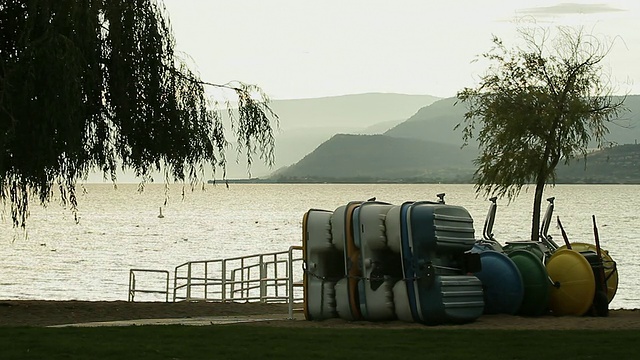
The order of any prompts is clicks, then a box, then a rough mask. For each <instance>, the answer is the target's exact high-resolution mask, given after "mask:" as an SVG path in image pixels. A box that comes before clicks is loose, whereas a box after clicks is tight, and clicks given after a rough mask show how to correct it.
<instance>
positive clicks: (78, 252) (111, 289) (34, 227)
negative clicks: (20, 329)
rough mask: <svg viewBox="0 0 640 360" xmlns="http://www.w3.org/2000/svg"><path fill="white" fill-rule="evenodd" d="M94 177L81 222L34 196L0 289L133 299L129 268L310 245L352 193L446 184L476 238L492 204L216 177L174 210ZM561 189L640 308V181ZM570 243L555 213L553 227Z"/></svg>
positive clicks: (522, 219) (524, 226) (508, 231)
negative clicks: (311, 218)
mask: <svg viewBox="0 0 640 360" xmlns="http://www.w3.org/2000/svg"><path fill="white" fill-rule="evenodd" d="M136 188H137V186H136V185H119V187H118V189H117V190H116V189H114V188H113V187H112V186H111V185H108V184H90V185H86V189H87V192H86V194H84V195H82V196H80V198H79V202H80V205H79V206H80V213H79V219H80V223H79V224H75V222H74V220H73V215H72V214H71V212H70V211H69V210H66V209H64V208H62V207H61V206H59V205H57V204H56V203H52V204H51V205H49V206H48V207H47V208H42V207H39V206H33V207H32V208H31V217H30V219H29V223H28V229H27V234H26V237H25V234H24V233H22V232H21V231H20V230H15V229H13V228H12V227H11V223H10V219H6V217H7V216H8V214H7V212H6V211H5V213H3V216H4V217H5V218H3V220H2V221H1V222H0V234H1V235H0V243H1V246H0V257H1V258H2V259H3V262H2V263H3V268H2V271H0V299H48V300H69V299H77V300H126V299H127V288H128V272H129V269H130V268H152V269H160V270H170V271H172V270H173V268H174V267H175V266H176V265H179V264H181V263H183V262H186V261H192V260H211V259H221V258H227V257H232V256H238V255H251V254H257V253H264V252H272V251H283V250H286V249H288V247H289V246H291V245H299V244H301V235H300V234H301V229H302V226H301V220H302V215H303V214H304V212H305V211H307V210H308V209H309V208H320V209H328V210H333V209H335V208H336V207H338V206H340V205H343V204H345V203H347V202H348V201H351V200H366V199H368V198H371V197H374V196H375V197H377V199H378V200H380V201H386V202H390V203H394V204H399V203H401V202H404V201H409V200H435V194H436V193H439V192H445V193H446V194H447V195H446V201H447V203H449V204H455V205H462V206H464V207H466V208H467V209H468V210H469V211H470V212H471V214H472V216H473V218H474V221H475V228H476V237H480V236H481V232H482V224H483V222H484V218H485V214H486V210H487V208H488V204H489V202H488V201H486V200H484V199H483V198H476V196H475V193H474V191H473V186H472V185H422V184H421V185H389V184H384V185H373V184H372V185H330V184H303V185H293V184H291V185H279V184H278V185H275V184H273V185H231V186H230V188H226V187H224V186H220V185H218V186H213V185H208V186H207V187H206V189H205V191H201V190H200V189H198V190H195V191H194V192H191V191H187V192H186V194H185V197H184V200H183V199H182V195H181V193H182V188H181V186H178V185H173V186H171V187H170V190H169V192H168V202H167V205H166V206H164V207H163V214H164V218H158V212H159V207H160V206H163V204H164V201H165V191H164V186H163V185H148V186H147V187H146V189H145V191H144V192H143V193H138V192H137V191H136ZM550 196H555V197H556V210H555V212H554V215H558V216H560V218H561V220H562V223H563V225H564V228H565V230H566V231H567V233H568V235H569V238H570V240H571V241H580V242H588V243H593V228H592V223H591V215H596V217H597V221H598V225H599V231H600V239H601V244H602V246H603V248H604V249H607V250H608V251H609V253H610V255H611V256H612V257H613V259H614V260H616V261H617V263H618V272H619V277H620V284H619V287H618V292H617V295H616V297H615V299H614V300H613V302H612V303H611V307H612V308H640V288H639V286H638V285H637V284H638V280H640V265H639V264H640V235H638V232H637V227H638V224H639V223H640V212H639V211H638V210H639V204H640V186H619V185H561V186H557V187H555V188H549V189H548V190H547V191H546V193H545V197H550ZM532 198H533V189H530V191H529V192H525V191H523V192H522V194H521V195H520V197H519V198H518V200H517V201H515V202H512V203H511V204H507V201H506V200H499V201H498V205H499V207H498V214H497V219H496V223H495V226H494V233H495V235H496V238H497V239H498V240H499V241H501V242H502V243H504V242H506V241H513V240H527V239H528V237H529V235H528V234H529V226H530V218H529V217H530V214H531V202H532ZM550 234H551V235H553V236H554V238H555V239H556V242H558V243H562V237H561V236H560V232H559V229H557V228H556V227H555V221H554V224H553V225H552V227H551V229H550Z"/></svg>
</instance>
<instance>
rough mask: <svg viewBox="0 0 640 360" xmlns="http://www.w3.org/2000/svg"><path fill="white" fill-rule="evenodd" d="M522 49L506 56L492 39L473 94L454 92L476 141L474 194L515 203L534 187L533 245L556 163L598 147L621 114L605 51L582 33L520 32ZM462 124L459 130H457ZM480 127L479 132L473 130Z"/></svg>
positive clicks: (596, 40) (507, 51) (509, 51)
mask: <svg viewBox="0 0 640 360" xmlns="http://www.w3.org/2000/svg"><path fill="white" fill-rule="evenodd" d="M520 35H521V39H522V40H523V45H522V46H516V47H515V48H513V49H508V48H507V47H506V46H505V45H504V44H503V42H502V41H501V40H500V39H499V38H497V37H494V39H493V44H494V47H493V48H492V49H491V50H490V51H489V52H487V53H485V54H483V55H482V58H484V59H486V60H488V62H489V63H490V66H489V68H488V71H487V72H486V74H485V75H483V76H482V77H481V78H480V84H479V85H478V87H476V88H465V89H463V90H461V91H460V92H458V94H457V98H458V100H459V101H462V102H464V103H466V105H467V112H466V113H465V116H464V120H463V122H461V123H460V124H458V125H457V126H456V128H457V127H462V131H463V138H464V141H465V145H466V144H468V143H469V141H470V140H472V139H474V138H475V139H477V140H478V143H479V148H480V155H479V156H478V157H477V158H476V160H475V164H476V165H477V166H478V168H477V170H476V172H475V174H474V180H475V183H476V192H477V193H478V192H484V193H485V195H498V196H505V195H506V196H507V197H508V198H509V199H510V200H511V199H512V198H514V197H516V196H517V195H518V194H519V193H520V190H521V189H522V187H523V186H524V185H527V184H531V183H532V184H535V195H534V202H533V219H532V223H531V240H534V241H535V240H538V236H539V235H538V231H539V230H538V229H539V227H540V209H541V203H542V196H543V191H544V188H545V186H546V184H547V183H550V184H552V185H555V176H556V173H555V169H556V166H557V165H558V163H560V162H561V161H562V162H564V163H569V162H570V161H571V160H572V159H574V158H575V157H576V156H581V155H582V156H583V157H586V152H587V149H588V146H589V145H590V144H591V143H594V142H595V144H597V145H598V146H599V147H601V146H603V144H604V142H605V135H606V134H607V133H608V129H607V126H606V125H607V124H606V123H607V122H608V121H611V120H615V119H616V118H618V116H619V115H620V114H621V112H622V111H624V99H625V98H624V97H622V98H615V97H612V96H611V95H612V88H611V83H610V77H608V76H607V75H608V73H607V72H606V71H605V68H604V65H603V60H604V58H605V57H606V55H607V54H608V53H609V51H610V49H611V47H610V46H607V45H606V42H605V41H604V40H602V39H599V38H597V37H595V36H592V35H589V34H585V32H584V31H583V30H582V29H574V28H558V32H557V34H556V36H554V37H552V36H551V35H552V33H551V32H550V31H549V30H543V29H541V28H529V29H525V28H523V29H521V30H520ZM463 123H464V125H463ZM476 127H478V129H476Z"/></svg>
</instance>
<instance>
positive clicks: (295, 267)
mask: <svg viewBox="0 0 640 360" xmlns="http://www.w3.org/2000/svg"><path fill="white" fill-rule="evenodd" d="M302 262H303V260H302V247H300V246H292V247H290V248H289V250H287V251H280V252H272V253H266V254H256V255H249V256H238V257H233V258H227V259H216V260H204V261H189V262H186V263H183V264H180V265H178V266H176V267H175V269H174V271H173V288H172V289H170V288H169V283H170V281H169V272H168V271H165V270H150V269H132V270H131V271H130V279H129V301H135V294H136V293H154V294H164V295H165V299H166V301H169V294H171V293H172V298H173V301H174V302H178V301H211V302H263V303H274V302H281V303H289V307H290V309H292V306H293V304H294V303H296V302H297V303H299V302H302V301H303V290H302V288H301V286H302V278H303V269H302ZM137 272H145V273H155V274H165V276H166V281H165V282H166V285H165V286H164V287H163V288H156V287H154V288H152V289H141V288H140V286H139V284H138V283H137V282H136V277H135V274H136V273H137ZM145 284H147V283H146V282H145ZM291 312H292V310H290V313H291ZM290 317H291V316H290Z"/></svg>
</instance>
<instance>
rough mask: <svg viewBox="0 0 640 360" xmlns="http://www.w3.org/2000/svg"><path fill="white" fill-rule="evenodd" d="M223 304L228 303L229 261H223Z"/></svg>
mask: <svg viewBox="0 0 640 360" xmlns="http://www.w3.org/2000/svg"><path fill="white" fill-rule="evenodd" d="M222 302H227V260H226V259H225V260H222Z"/></svg>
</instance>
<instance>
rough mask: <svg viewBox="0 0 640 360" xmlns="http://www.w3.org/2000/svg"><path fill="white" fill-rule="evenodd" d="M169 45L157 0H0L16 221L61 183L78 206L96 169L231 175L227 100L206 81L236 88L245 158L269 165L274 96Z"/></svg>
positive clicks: (2, 82)
mask: <svg viewBox="0 0 640 360" xmlns="http://www.w3.org/2000/svg"><path fill="white" fill-rule="evenodd" d="M174 48H175V40H174V37H173V35H172V32H171V29H170V26H169V24H168V21H167V17H166V15H165V11H164V8H163V7H162V4H159V3H157V2H155V1H152V0H2V1H1V2H0V197H2V200H3V203H4V204H5V209H6V205H7V203H9V204H10V211H11V218H12V219H13V224H14V226H23V227H24V225H25V222H26V219H27V216H28V213H29V212H28V209H29V202H30V200H31V199H32V198H33V199H37V200H39V202H40V203H42V204H43V205H46V204H47V203H48V202H49V201H50V200H51V198H52V196H53V195H52V194H53V190H55V189H59V190H60V194H61V196H62V201H63V202H65V203H70V204H71V205H72V207H73V208H74V209H75V206H76V204H77V200H76V184H77V183H78V182H79V181H81V180H82V179H86V177H87V175H88V174H89V173H90V172H92V171H96V170H98V171H101V172H102V173H103V175H104V177H105V178H107V179H111V180H112V181H114V182H115V181H116V172H117V171H118V170H119V169H124V170H128V171H133V172H134V173H135V174H136V176H138V177H139V178H141V179H142V181H143V182H144V181H145V180H148V179H150V177H151V174H152V173H153V172H157V171H160V172H162V173H164V175H165V178H166V179H167V181H171V180H175V181H184V182H190V183H191V184H195V183H197V182H198V181H199V180H200V179H202V177H203V176H204V171H205V169H209V168H212V169H213V171H216V170H218V171H222V172H223V173H224V171H225V164H226V158H225V150H226V149H227V148H228V146H230V143H229V142H228V141H227V140H226V139H225V129H224V126H223V124H222V121H221V119H222V116H221V112H223V111H225V110H224V108H225V107H223V109H222V110H220V109H216V108H215V107H214V108H212V107H211V106H210V104H209V103H210V101H208V96H207V94H206V93H205V87H206V86H209V85H211V86H216V87H223V88H227V89H230V91H232V92H233V93H235V95H237V105H236V110H234V111H230V115H231V119H232V120H231V129H232V132H233V136H234V137H235V140H236V141H235V142H236V147H237V149H238V150H239V152H240V153H242V154H244V155H245V156H246V160H247V162H248V166H250V165H251V162H252V161H253V160H254V159H253V157H254V155H258V156H259V157H260V159H261V160H263V161H265V162H267V163H269V164H272V163H273V157H274V152H273V147H274V137H273V131H272V121H276V120H277V116H276V115H275V114H274V113H273V112H272V111H271V109H270V108H269V99H268V97H267V96H266V95H265V94H264V93H263V92H262V91H261V89H260V88H258V87H256V86H253V85H247V84H243V83H231V84H224V85H215V84H209V83H205V82H203V81H202V80H200V78H199V76H198V75H197V74H196V73H194V72H193V71H190V69H188V68H187V67H186V66H185V65H184V63H183V62H181V61H179V59H178V57H177V56H176V53H175V50H174ZM234 101H236V100H234ZM227 105H228V104H227ZM226 108H227V109H228V108H229V107H226Z"/></svg>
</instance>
